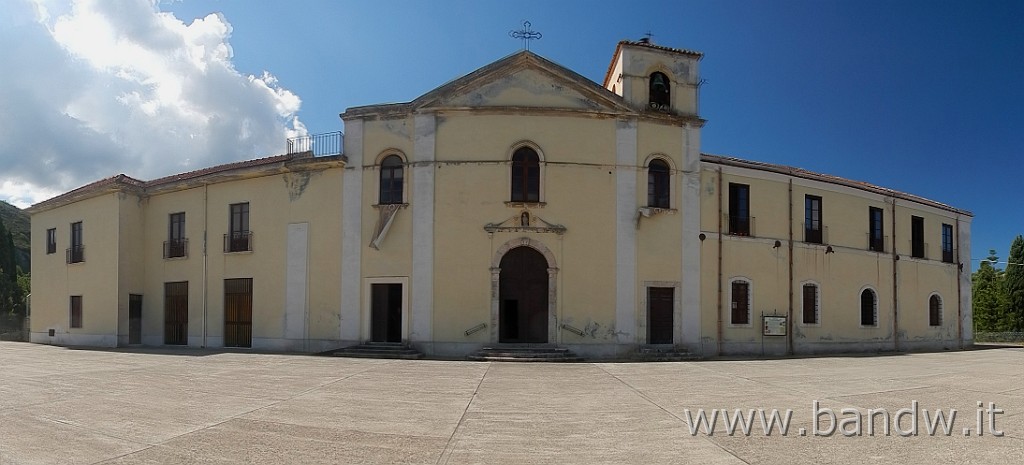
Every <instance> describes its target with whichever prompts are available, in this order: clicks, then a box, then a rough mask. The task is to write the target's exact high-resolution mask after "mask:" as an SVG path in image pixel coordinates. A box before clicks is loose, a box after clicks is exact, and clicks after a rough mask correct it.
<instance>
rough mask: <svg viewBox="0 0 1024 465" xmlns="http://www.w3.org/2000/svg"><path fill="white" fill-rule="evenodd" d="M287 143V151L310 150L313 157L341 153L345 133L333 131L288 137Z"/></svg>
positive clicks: (343, 149)
mask: <svg viewBox="0 0 1024 465" xmlns="http://www.w3.org/2000/svg"><path fill="white" fill-rule="evenodd" d="M287 145H288V147H287V149H288V152H287V153H305V152H312V153H313V156H314V157H326V156H330V155H342V154H343V153H344V151H345V134H343V133H342V132H341V131H335V132H327V133H323V134H306V135H304V136H298V137H289V138H288V144H287Z"/></svg>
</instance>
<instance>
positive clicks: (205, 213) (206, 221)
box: [201, 184, 210, 348]
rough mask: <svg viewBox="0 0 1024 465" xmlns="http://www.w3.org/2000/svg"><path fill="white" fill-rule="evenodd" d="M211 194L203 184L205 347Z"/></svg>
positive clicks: (207, 186) (207, 185)
mask: <svg viewBox="0 0 1024 465" xmlns="http://www.w3.org/2000/svg"><path fill="white" fill-rule="evenodd" d="M209 195H210V185H209V184H204V185H203V344H202V346H201V347H203V348H205V347H206V312H207V300H209V298H208V292H209V290H208V289H207V287H208V286H207V284H206V281H207V276H208V274H209V269H208V258H207V257H208V254H207V251H206V248H207V242H208V241H207V234H206V233H207V230H208V229H209V228H208V225H209V217H210V215H209V211H210V203H209Z"/></svg>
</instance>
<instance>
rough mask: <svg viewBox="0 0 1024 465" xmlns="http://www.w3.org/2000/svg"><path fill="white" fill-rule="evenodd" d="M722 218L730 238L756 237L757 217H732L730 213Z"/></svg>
mask: <svg viewBox="0 0 1024 465" xmlns="http://www.w3.org/2000/svg"><path fill="white" fill-rule="evenodd" d="M722 216H723V217H724V218H723V220H724V221H725V226H726V227H727V228H728V229H727V232H728V234H729V235H730V236H751V237H753V236H755V233H754V223H755V220H756V219H757V218H756V217H753V216H749V215H747V216H740V215H730V214H728V213H724V214H722Z"/></svg>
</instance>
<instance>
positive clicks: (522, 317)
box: [498, 246, 548, 343]
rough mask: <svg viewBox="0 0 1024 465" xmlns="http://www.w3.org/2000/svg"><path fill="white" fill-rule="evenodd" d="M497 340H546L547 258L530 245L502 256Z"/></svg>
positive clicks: (535, 341) (536, 341)
mask: <svg viewBox="0 0 1024 465" xmlns="http://www.w3.org/2000/svg"><path fill="white" fill-rule="evenodd" d="M500 267H501V276H500V278H499V284H498V285H499V291H498V306H499V309H498V313H499V316H498V334H499V338H498V341H499V342H533V343H546V342H548V262H547V259H545V258H544V255H542V254H541V253H540V252H538V251H536V250H534V249H533V248H531V247H526V246H522V247H516V248H514V249H512V250H509V251H508V253H506V254H505V256H503V257H502V258H501V265H500Z"/></svg>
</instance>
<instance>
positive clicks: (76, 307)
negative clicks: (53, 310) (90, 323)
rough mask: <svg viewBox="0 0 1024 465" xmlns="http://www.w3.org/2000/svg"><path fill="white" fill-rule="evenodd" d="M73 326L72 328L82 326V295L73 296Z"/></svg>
mask: <svg viewBox="0 0 1024 465" xmlns="http://www.w3.org/2000/svg"><path fill="white" fill-rule="evenodd" d="M70 307H71V312H70V313H71V324H70V325H69V326H71V327H72V328H81V327H82V296H80V295H73V296H71V305H70Z"/></svg>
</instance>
